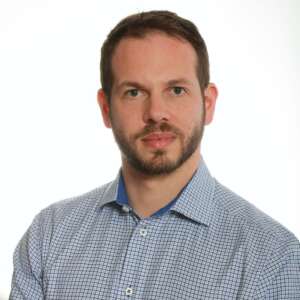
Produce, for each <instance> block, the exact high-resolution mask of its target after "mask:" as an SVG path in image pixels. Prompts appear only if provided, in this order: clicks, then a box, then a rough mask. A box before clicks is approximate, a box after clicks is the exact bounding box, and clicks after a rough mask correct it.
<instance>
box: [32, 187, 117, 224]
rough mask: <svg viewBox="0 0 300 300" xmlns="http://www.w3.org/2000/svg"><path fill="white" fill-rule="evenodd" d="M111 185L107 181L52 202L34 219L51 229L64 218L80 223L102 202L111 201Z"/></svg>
mask: <svg viewBox="0 0 300 300" xmlns="http://www.w3.org/2000/svg"><path fill="white" fill-rule="evenodd" d="M112 185H114V182H109V183H106V184H104V185H102V186H100V187H97V188H95V189H93V190H91V191H89V192H86V193H84V194H82V195H79V196H75V197H71V198H67V199H64V200H60V201H57V202H54V203H53V204H51V205H49V206H48V207H46V208H44V209H43V210H42V211H40V212H39V214H38V215H37V216H36V218H35V220H38V222H39V225H40V226H41V227H44V228H47V227H48V228H51V229H52V230H53V229H55V227H57V226H58V225H59V224H61V223H62V222H66V220H69V221H70V222H73V223H76V222H77V223H80V220H81V219H84V218H85V217H86V216H87V215H89V214H91V213H93V212H95V210H96V209H97V208H100V207H101V206H102V204H105V203H107V202H109V201H112V197H111V196H110V195H109V191H110V189H111V188H112ZM107 197H108V198H107Z"/></svg>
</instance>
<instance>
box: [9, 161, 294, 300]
mask: <svg viewBox="0 0 300 300" xmlns="http://www.w3.org/2000/svg"><path fill="white" fill-rule="evenodd" d="M119 176H120V175H119ZM118 183H119V177H118V178H117V179H116V180H115V181H113V182H111V183H109V184H106V185H104V186H102V187H100V188H97V189H95V190H93V191H91V192H89V193H86V194H84V195H82V196H79V197H76V198H72V199H67V200H64V201H61V202H58V203H55V204H53V205H51V206H49V207H48V208H46V209H44V210H42V211H41V212H40V213H39V214H38V215H37V216H36V217H35V219H34V221H33V223H32V225H31V226H30V228H29V229H28V231H27V232H26V233H25V235H24V236H23V238H22V239H21V241H20V242H19V244H18V246H17V248H16V250H15V253H14V273H13V279H12V290H11V294H10V299H11V300H17V299H28V300H29V299H30V300H38V299H47V300H50V299H53V300H54V299H57V300H76V299H80V300H89V299H90V300H92V299H104V300H106V299H114V300H118V299H120V300H121V299H126V300H130V299H141V300H144V299H153V300H154V299H155V300H158V299H162V300H168V299H180V300H184V299H188V300H191V299H204V300H209V299H211V300H218V299H222V300H224V299H280V300H282V299H289V300H291V299H300V244H299V241H298V240H297V239H296V238H295V236H294V235H293V234H291V233H290V232H289V231H288V230H286V229H285V228H284V227H283V226H281V225H280V224H279V223H277V222H276V221H274V220H272V219H271V218H270V217H268V216H267V215H265V214H264V213H262V212H261V211H259V210H258V209H257V208H255V207H254V206H253V205H251V204H250V203H248V202H247V201H245V200H243V199H242V198H241V197H239V196H237V195H236V194H234V193H233V192H232V191H230V190H229V189H227V188H226V187H224V186H222V185H221V184H220V183H219V182H218V181H217V180H215V179H214V178H213V177H211V175H210V174H209V171H208V169H207V168H206V166H205V163H204V162H203V161H202V162H201V164H200V166H199V168H198V170H197V172H196V173H195V174H194V176H193V178H192V179H191V181H190V182H189V184H188V185H187V187H186V188H185V189H184V190H183V192H182V193H181V194H180V196H179V198H178V199H177V201H176V203H175V204H174V205H173V206H172V207H171V208H170V209H169V210H168V211H166V212H165V213H164V214H162V215H152V216H151V217H148V218H144V219H140V218H139V217H138V216H137V215H136V214H135V213H134V211H133V210H132V209H131V208H130V207H129V206H128V205H120V204H118V203H117V201H116V200H117V199H116V198H117V191H118Z"/></svg>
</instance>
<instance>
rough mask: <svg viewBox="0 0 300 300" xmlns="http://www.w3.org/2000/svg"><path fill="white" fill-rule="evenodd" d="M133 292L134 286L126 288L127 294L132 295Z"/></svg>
mask: <svg viewBox="0 0 300 300" xmlns="http://www.w3.org/2000/svg"><path fill="white" fill-rule="evenodd" d="M132 293H133V289H132V288H130V287H128V288H126V290H125V294H126V296H131V295H132Z"/></svg>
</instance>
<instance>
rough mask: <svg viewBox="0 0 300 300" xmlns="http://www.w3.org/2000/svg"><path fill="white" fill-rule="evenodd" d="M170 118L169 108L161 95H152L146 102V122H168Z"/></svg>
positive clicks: (144, 119) (144, 118) (144, 117)
mask: <svg viewBox="0 0 300 300" xmlns="http://www.w3.org/2000/svg"><path fill="white" fill-rule="evenodd" d="M169 119H170V115H169V112H168V108H167V106H166V103H165V101H164V99H163V97H161V96H158V95H156V96H154V95H153V96H151V97H149V98H148V99H147V101H146V103H145V111H144V116H143V121H144V122H145V123H146V124H149V123H160V122H163V121H164V122H167V121H169Z"/></svg>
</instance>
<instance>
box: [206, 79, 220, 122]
mask: <svg viewBox="0 0 300 300" xmlns="http://www.w3.org/2000/svg"><path fill="white" fill-rule="evenodd" d="M217 97H218V89H217V87H216V85H215V84H213V83H209V84H208V86H207V88H206V89H205V91H204V105H205V122H204V123H205V125H208V124H210V123H211V122H212V120H213V118H214V112H215V107H216V101H217Z"/></svg>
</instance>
